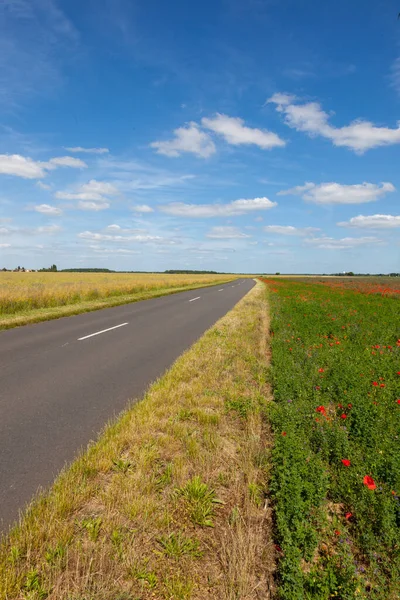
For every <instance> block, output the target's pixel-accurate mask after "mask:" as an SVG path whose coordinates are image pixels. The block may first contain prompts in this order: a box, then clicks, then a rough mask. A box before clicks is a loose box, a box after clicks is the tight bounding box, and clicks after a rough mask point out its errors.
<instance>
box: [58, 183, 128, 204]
mask: <svg viewBox="0 0 400 600" xmlns="http://www.w3.org/2000/svg"><path fill="white" fill-rule="evenodd" d="M117 194H119V190H118V189H117V188H116V187H115V186H114V185H112V184H111V183H108V182H106V181H96V179H91V180H90V181H89V182H88V183H84V184H83V185H81V186H79V187H78V188H77V190H76V191H74V192H63V191H59V192H56V194H55V197H56V198H58V199H59V200H78V204H77V208H78V209H79V210H92V211H99V210H105V209H107V208H109V207H110V203H109V201H108V198H107V196H116V195H117Z"/></svg>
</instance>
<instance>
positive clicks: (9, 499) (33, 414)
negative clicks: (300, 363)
mask: <svg viewBox="0 0 400 600" xmlns="http://www.w3.org/2000/svg"><path fill="white" fill-rule="evenodd" d="M253 286H254V281H253V280H251V279H238V280H236V281H233V282H230V283H225V284H223V285H219V286H212V287H207V288H201V289H197V290H192V291H188V292H181V293H179V294H172V295H169V296H164V297H161V298H155V299H152V300H144V301H142V302H136V303H132V304H124V305H123V306H118V307H114V308H106V309H103V310H99V311H95V312H91V313H85V314H81V315H76V316H73V317H65V318H62V319H58V320H54V321H47V322H44V323H38V324H35V325H26V326H24V327H20V328H17V329H11V330H8V331H2V332H0V531H3V532H4V531H6V530H7V529H8V527H9V526H10V525H11V524H12V523H13V522H14V521H15V520H16V519H17V517H18V514H19V511H20V510H21V509H23V508H24V506H25V505H26V503H27V502H29V501H30V499H31V498H32V496H33V495H34V494H35V492H36V491H37V490H38V488H39V487H47V486H48V485H49V484H51V483H52V482H53V480H54V478H55V477H56V475H57V473H59V471H60V470H61V469H62V467H63V466H64V465H65V464H66V463H68V462H70V461H71V460H72V459H73V458H74V457H75V456H76V454H77V452H78V450H79V449H80V448H82V447H84V446H86V445H87V444H88V442H89V441H91V440H94V439H96V437H97V435H98V432H99V431H100V430H101V429H102V427H103V426H104V425H105V423H106V422H107V421H108V420H109V419H110V418H112V417H113V416H115V415H117V414H118V413H119V412H120V411H121V410H123V409H124V408H125V407H126V406H127V403H128V400H129V399H134V398H140V397H141V396H142V395H143V393H144V391H145V390H146V388H147V387H148V386H149V384H150V383H151V382H152V381H154V380H155V379H156V378H158V377H159V376H160V375H162V373H163V372H164V371H165V370H166V369H167V368H168V367H169V366H170V365H171V364H172V363H173V362H174V360H175V359H176V358H178V356H179V355H180V354H182V352H183V351H184V350H186V349H187V348H188V347H189V346H190V345H191V344H193V342H195V341H196V340H197V339H198V338H199V337H200V336H201V335H202V334H203V332H204V331H206V330H207V329H208V328H209V327H210V326H212V325H213V324H214V323H215V322H216V321H217V320H218V319H219V318H221V317H222V316H223V315H224V314H225V313H226V312H227V311H229V310H230V309H231V308H232V307H233V306H234V305H235V304H236V303H237V302H238V301H239V300H240V299H241V298H242V297H243V296H244V295H245V294H246V293H247V292H248V291H249V290H250V289H251V288H252V287H253Z"/></svg>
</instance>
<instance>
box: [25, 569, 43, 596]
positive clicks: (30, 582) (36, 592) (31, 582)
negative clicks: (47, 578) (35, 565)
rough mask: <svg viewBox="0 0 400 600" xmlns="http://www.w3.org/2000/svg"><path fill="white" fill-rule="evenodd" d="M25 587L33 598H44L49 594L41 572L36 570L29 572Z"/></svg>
mask: <svg viewBox="0 0 400 600" xmlns="http://www.w3.org/2000/svg"><path fill="white" fill-rule="evenodd" d="M24 587H25V590H26V591H27V592H28V593H29V595H30V597H32V598H38V599H40V600H42V599H44V598H46V597H47V596H48V592H47V591H46V590H45V588H44V587H43V586H42V583H41V578H40V575H39V572H38V571H36V570H32V571H29V572H28V573H27V575H26V578H25V585H24Z"/></svg>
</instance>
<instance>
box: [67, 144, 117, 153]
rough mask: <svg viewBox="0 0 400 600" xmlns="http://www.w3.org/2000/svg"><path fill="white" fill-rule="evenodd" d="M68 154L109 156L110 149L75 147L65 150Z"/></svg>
mask: <svg viewBox="0 0 400 600" xmlns="http://www.w3.org/2000/svg"><path fill="white" fill-rule="evenodd" d="M65 150H67V151H68V152H76V153H78V154H80V153H82V154H84V153H85V154H108V152H110V151H109V149H108V148H82V146H74V147H73V148H65Z"/></svg>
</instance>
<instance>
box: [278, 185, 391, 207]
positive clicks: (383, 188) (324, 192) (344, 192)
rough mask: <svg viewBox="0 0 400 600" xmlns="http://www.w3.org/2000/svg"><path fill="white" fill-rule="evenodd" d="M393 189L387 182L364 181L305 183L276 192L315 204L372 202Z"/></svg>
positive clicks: (279, 194)
mask: <svg viewBox="0 0 400 600" xmlns="http://www.w3.org/2000/svg"><path fill="white" fill-rule="evenodd" d="M394 191H395V187H394V185H393V184H392V183H388V182H383V183H381V185H380V186H379V185H377V184H375V183H366V182H364V183H359V184H355V185H342V184H340V183H334V182H331V183H320V184H316V183H305V184H304V185H298V186H296V187H294V188H291V189H290V190H284V191H281V192H278V196H287V195H295V196H301V197H302V198H303V200H307V201H309V202H314V203H315V204H362V203H363V202H374V201H375V200H378V198H380V197H381V196H384V195H385V194H387V193H388V192H394Z"/></svg>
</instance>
